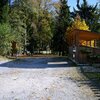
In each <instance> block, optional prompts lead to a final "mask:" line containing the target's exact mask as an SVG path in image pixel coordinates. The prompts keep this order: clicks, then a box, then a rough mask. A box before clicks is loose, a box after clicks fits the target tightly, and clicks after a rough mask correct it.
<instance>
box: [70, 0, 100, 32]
mask: <svg viewBox="0 0 100 100" xmlns="http://www.w3.org/2000/svg"><path fill="white" fill-rule="evenodd" d="M79 1H80V0H77V9H78V10H76V9H74V12H73V13H72V16H74V17H75V16H76V14H77V13H78V14H79V15H80V17H81V18H82V19H84V20H85V21H86V23H87V25H88V26H89V28H90V30H91V31H94V32H98V31H99V29H100V28H99V27H100V22H99V21H100V12H99V11H98V6H97V5H98V4H96V5H95V6H93V5H89V4H88V2H87V0H83V3H82V4H79V3H80V2H79ZM99 9H100V8H99Z"/></svg>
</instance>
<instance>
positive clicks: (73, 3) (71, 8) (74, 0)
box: [53, 0, 100, 11]
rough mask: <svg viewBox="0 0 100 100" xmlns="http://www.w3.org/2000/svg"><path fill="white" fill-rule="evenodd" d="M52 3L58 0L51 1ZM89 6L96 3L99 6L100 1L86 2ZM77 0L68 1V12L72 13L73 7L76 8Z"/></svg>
mask: <svg viewBox="0 0 100 100" xmlns="http://www.w3.org/2000/svg"><path fill="white" fill-rule="evenodd" d="M53 1H59V0H53ZM82 1H83V0H80V3H82ZM87 1H88V3H89V4H90V5H95V4H96V3H97V2H99V4H100V0H87ZM76 3H77V0H68V5H69V6H70V10H71V11H73V7H76Z"/></svg>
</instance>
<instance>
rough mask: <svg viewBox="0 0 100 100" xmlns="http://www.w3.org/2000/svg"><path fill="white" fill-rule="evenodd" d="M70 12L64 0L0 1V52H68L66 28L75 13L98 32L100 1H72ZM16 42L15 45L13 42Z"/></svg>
mask: <svg viewBox="0 0 100 100" xmlns="http://www.w3.org/2000/svg"><path fill="white" fill-rule="evenodd" d="M76 2H77V5H76V8H77V9H75V8H73V11H70V6H69V5H68V1H67V0H59V1H58V2H54V1H52V0H0V55H4V56H5V55H11V54H12V53H19V54H21V53H27V51H28V52H30V53H31V54H34V53H35V51H38V53H40V51H41V50H42V51H43V50H51V51H52V53H55V52H58V53H59V55H66V54H67V53H68V43H67V37H66V34H67V31H66V30H67V29H68V28H69V27H70V26H71V25H72V23H73V21H74V18H75V17H76V15H77V14H79V16H80V17H81V20H85V21H86V24H87V25H88V26H89V30H90V31H92V32H96V33H98V34H99V33H100V3H99V1H98V2H97V3H96V4H94V5H90V4H88V0H83V2H82V3H80V0H76ZM14 44H16V45H14Z"/></svg>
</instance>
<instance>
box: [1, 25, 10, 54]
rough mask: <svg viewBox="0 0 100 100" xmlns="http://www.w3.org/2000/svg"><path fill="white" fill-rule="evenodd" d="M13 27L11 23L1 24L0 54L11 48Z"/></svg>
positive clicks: (8, 51) (7, 51)
mask: <svg viewBox="0 0 100 100" xmlns="http://www.w3.org/2000/svg"><path fill="white" fill-rule="evenodd" d="M11 41H12V35H11V28H10V26H9V24H6V23H5V24H0V54H1V55H6V54H7V53H10V50H11Z"/></svg>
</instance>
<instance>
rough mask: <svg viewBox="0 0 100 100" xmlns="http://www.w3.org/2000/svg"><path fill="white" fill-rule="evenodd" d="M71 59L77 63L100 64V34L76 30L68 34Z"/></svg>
mask: <svg viewBox="0 0 100 100" xmlns="http://www.w3.org/2000/svg"><path fill="white" fill-rule="evenodd" d="M67 41H68V44H69V57H70V58H71V59H73V60H75V61H76V62H77V63H81V64H87V63H100V44H98V45H97V42H98V43H100V42H99V41H100V33H95V32H91V31H85V30H79V29H74V30H73V31H71V32H70V33H69V34H67Z"/></svg>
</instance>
